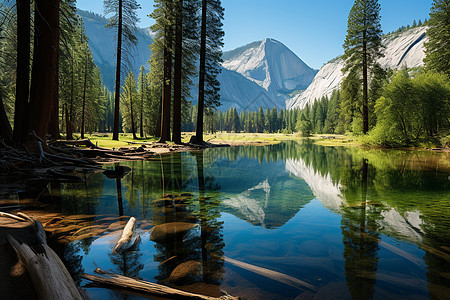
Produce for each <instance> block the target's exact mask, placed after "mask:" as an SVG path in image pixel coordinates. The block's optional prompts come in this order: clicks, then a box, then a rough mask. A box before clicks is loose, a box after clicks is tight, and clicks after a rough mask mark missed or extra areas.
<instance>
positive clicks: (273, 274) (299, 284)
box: [224, 257, 317, 291]
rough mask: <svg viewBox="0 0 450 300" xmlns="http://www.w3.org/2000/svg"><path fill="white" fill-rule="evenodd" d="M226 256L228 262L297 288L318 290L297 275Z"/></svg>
mask: <svg viewBox="0 0 450 300" xmlns="http://www.w3.org/2000/svg"><path fill="white" fill-rule="evenodd" d="M224 258H225V261H226V262H228V263H230V264H232V265H234V266H236V267H239V268H242V269H244V270H247V271H250V272H253V273H256V274H259V275H262V276H264V277H267V278H270V279H272V280H275V281H278V282H281V283H284V284H287V285H290V286H292V287H295V288H298V289H301V290H304V289H305V288H307V289H310V290H313V291H316V290H317V288H316V287H315V286H313V285H311V284H309V283H306V282H304V281H302V280H300V279H297V278H295V277H292V276H289V275H286V274H283V273H280V272H277V271H272V270H269V269H266V268H261V267H258V266H255V265H251V264H248V263H245V262H242V261H239V260H236V259H232V258H229V257H224Z"/></svg>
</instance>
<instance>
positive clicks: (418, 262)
mask: <svg viewBox="0 0 450 300" xmlns="http://www.w3.org/2000/svg"><path fill="white" fill-rule="evenodd" d="M361 235H362V236H363V237H364V238H366V239H370V240H373V241H374V242H378V244H379V245H380V246H381V247H383V248H384V249H386V250H389V251H391V252H392V253H395V254H397V255H398V256H401V257H403V258H404V259H407V260H409V261H410V262H412V263H413V264H415V265H417V266H419V267H422V266H424V263H423V261H422V260H421V259H420V258H418V257H416V256H414V255H412V254H410V253H408V252H406V251H404V250H402V249H400V248H397V247H395V246H394V245H391V244H388V243H386V242H384V241H382V240H381V239H378V238H376V237H373V236H370V235H368V234H367V233H364V232H362V233H361Z"/></svg>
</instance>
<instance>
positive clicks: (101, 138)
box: [75, 132, 361, 148]
mask: <svg viewBox="0 0 450 300" xmlns="http://www.w3.org/2000/svg"><path fill="white" fill-rule="evenodd" d="M193 135H194V133H193V132H183V133H182V141H183V142H189V140H190V138H191V136H193ZM324 137H325V138H324ZM330 137H334V138H330ZM75 138H79V136H77V135H75ZM86 138H88V139H90V140H91V141H92V143H94V144H96V145H97V146H99V147H105V148H125V147H136V146H137V144H129V143H127V142H134V143H140V142H142V143H153V142H156V141H157V140H158V138H156V137H146V138H143V139H140V138H139V139H137V140H133V136H132V134H131V133H121V134H120V135H119V141H113V140H112V134H111V133H92V134H87V135H86ZM203 139H204V140H205V141H209V142H217V143H231V144H240V143H243V144H245V143H252V144H261V145H268V144H277V143H279V142H282V141H300V140H302V139H305V138H304V137H301V136H299V135H298V134H296V133H294V134H283V133H227V132H217V133H215V134H209V133H206V134H204V136H203ZM309 139H311V140H313V141H314V142H315V143H316V144H319V145H323V146H358V145H361V143H360V142H358V141H357V140H356V139H354V138H352V137H349V136H344V135H335V134H320V135H313V136H312V137H309ZM168 144H172V142H168Z"/></svg>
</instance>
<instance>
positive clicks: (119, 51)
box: [112, 0, 123, 141]
mask: <svg viewBox="0 0 450 300" xmlns="http://www.w3.org/2000/svg"><path fill="white" fill-rule="evenodd" d="M122 1H123V0H119V20H118V21H119V24H118V26H117V61H116V87H115V90H116V92H115V95H114V129H113V138H112V139H113V140H116V141H118V140H119V118H120V115H119V105H120V63H121V60H122Z"/></svg>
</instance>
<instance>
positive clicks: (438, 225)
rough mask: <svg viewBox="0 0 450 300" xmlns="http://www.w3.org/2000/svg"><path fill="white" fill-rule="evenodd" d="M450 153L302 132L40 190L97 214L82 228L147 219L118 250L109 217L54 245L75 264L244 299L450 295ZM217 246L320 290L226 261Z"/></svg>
mask: <svg viewBox="0 0 450 300" xmlns="http://www.w3.org/2000/svg"><path fill="white" fill-rule="evenodd" d="M449 161H450V157H449V154H448V153H447V154H446V153H443V154H442V153H441V154H437V153H430V152H426V151H409V150H378V149H360V148H344V147H322V146H318V145H314V144H312V143H310V142H308V141H304V142H300V143H297V142H285V143H281V144H278V145H269V146H261V147H256V146H246V147H231V148H220V149H208V150H205V151H196V152H190V153H188V152H186V153H174V154H170V155H167V156H162V157H160V158H154V159H152V160H150V161H136V162H123V163H121V164H120V166H123V167H129V168H130V169H131V171H130V173H128V174H125V175H124V176H123V177H120V178H106V177H105V176H104V175H103V174H101V173H99V174H87V175H86V181H85V183H82V184H61V185H60V186H56V185H52V186H50V191H49V195H50V196H51V197H46V199H47V200H46V201H47V202H48V203H49V204H51V207H52V209H53V210H59V211H60V212H61V213H64V214H74V215H87V216H94V217H93V218H91V219H92V220H90V221H89V222H90V223H88V222H86V224H85V226H93V227H95V226H97V225H98V224H99V222H103V221H102V220H106V219H107V218H112V219H114V218H116V219H115V220H116V221H121V222H123V220H126V219H127V218H128V217H129V216H135V217H136V218H137V219H138V223H141V224H144V223H145V224H151V225H150V227H153V229H152V230H151V231H149V230H148V226H147V229H143V228H144V227H142V228H141V229H140V232H141V236H142V237H143V238H142V243H141V245H140V246H139V248H138V249H135V250H134V251H131V252H128V253H126V254H123V255H113V254H111V250H112V247H113V246H114V243H115V241H116V240H117V238H118V231H115V230H116V229H120V227H118V226H116V227H114V228H116V229H115V230H112V229H111V228H113V227H112V225H111V226H110V227H108V228H109V229H108V230H106V231H105V232H103V233H101V234H99V235H96V236H92V237H89V238H85V239H82V240H76V241H71V242H70V243H66V244H64V245H62V246H60V253H64V254H65V255H64V256H65V258H66V263H67V264H68V266H69V269H70V271H71V272H72V274H78V275H79V274H81V273H82V272H88V273H89V272H92V270H93V268H94V265H97V264H98V266H99V267H101V268H103V269H108V268H110V269H112V270H114V271H115V272H117V273H120V274H123V275H126V276H130V277H140V278H144V279H145V280H149V281H156V282H159V283H163V284H166V285H171V286H175V287H178V288H182V289H185V290H188V291H193V292H201V293H206V294H208V295H211V296H219V295H220V290H221V289H223V290H226V291H228V292H230V294H233V295H239V296H243V297H246V298H248V299H264V298H273V299H294V298H296V297H298V299H307V297H313V296H314V297H316V298H318V299H327V298H329V297H331V296H332V295H334V296H336V295H337V296H339V298H340V299H346V298H348V299H370V298H402V297H403V298H411V297H414V298H417V299H421V298H424V299H427V298H430V297H431V298H436V299H445V297H447V295H448V294H450V289H449V288H448V286H450V282H449V280H450V276H449V270H450V231H449V230H448V228H450V211H449V207H450V203H449V202H450V180H449V176H450V163H449ZM118 167H119V165H116V166H107V168H108V169H110V170H115V171H117V170H118ZM105 216H106V217H105ZM121 216H124V217H123V218H122V219H120V217H121ZM105 253H107V254H108V255H106V256H105ZM104 256H105V257H107V258H108V259H105V257H104ZM225 256H227V257H231V258H233V259H236V260H239V261H243V262H245V263H248V264H249V265H253V266H257V267H260V268H263V269H267V270H273V271H276V272H278V273H281V274H284V275H286V276H291V277H294V278H298V279H301V280H303V281H306V282H307V283H308V284H311V285H313V286H315V287H317V288H318V290H317V291H315V292H314V293H313V292H312V291H307V289H298V288H294V287H292V286H289V285H286V284H285V283H280V282H279V281H276V280H274V279H273V276H272V277H271V276H269V275H267V274H266V275H262V274H261V273H258V272H256V273H255V272H254V271H252V270H251V269H242V268H240V267H236V266H234V265H230V264H229V263H225ZM100 264H101V265H100ZM77 278H79V277H77ZM78 282H81V284H85V283H84V282H82V281H78ZM88 292H89V293H90V294H91V295H93V296H94V298H95V297H98V298H100V297H116V296H117V295H116V294H115V292H111V291H106V290H102V289H95V288H88Z"/></svg>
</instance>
